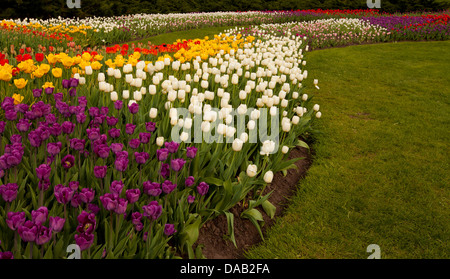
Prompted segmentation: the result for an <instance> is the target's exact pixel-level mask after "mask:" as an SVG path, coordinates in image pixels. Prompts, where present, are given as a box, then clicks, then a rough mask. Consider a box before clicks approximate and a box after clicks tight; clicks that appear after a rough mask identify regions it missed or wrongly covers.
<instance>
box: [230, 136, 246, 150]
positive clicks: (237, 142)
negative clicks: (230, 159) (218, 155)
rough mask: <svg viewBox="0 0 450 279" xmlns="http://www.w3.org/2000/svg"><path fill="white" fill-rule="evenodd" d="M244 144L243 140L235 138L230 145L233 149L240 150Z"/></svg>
mask: <svg viewBox="0 0 450 279" xmlns="http://www.w3.org/2000/svg"><path fill="white" fill-rule="evenodd" d="M243 144H244V142H243V141H242V140H240V139H235V140H234V141H233V144H232V147H233V150H234V151H241V150H242V145H243Z"/></svg>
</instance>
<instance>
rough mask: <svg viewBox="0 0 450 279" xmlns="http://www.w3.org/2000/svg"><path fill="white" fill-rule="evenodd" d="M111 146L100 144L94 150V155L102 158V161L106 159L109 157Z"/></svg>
mask: <svg viewBox="0 0 450 279" xmlns="http://www.w3.org/2000/svg"><path fill="white" fill-rule="evenodd" d="M109 150H110V149H109V146H108V145H107V144H98V145H96V146H95V148H94V153H95V154H96V155H97V156H98V157H100V158H102V159H106V158H108V156H109Z"/></svg>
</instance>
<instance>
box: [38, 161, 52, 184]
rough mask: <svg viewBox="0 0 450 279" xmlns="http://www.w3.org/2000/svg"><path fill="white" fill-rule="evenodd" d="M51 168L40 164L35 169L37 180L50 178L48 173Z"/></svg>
mask: <svg viewBox="0 0 450 279" xmlns="http://www.w3.org/2000/svg"><path fill="white" fill-rule="evenodd" d="M51 170H52V168H51V167H50V166H49V165H46V164H42V165H40V166H39V167H37V168H36V174H37V178H38V179H40V180H46V179H49V178H50V172H51Z"/></svg>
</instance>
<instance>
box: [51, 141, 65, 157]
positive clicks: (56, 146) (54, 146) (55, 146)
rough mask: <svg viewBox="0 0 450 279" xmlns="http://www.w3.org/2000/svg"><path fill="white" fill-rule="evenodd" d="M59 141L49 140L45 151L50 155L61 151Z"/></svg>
mask: <svg viewBox="0 0 450 279" xmlns="http://www.w3.org/2000/svg"><path fill="white" fill-rule="evenodd" d="M61 146H62V144H61V142H59V141H58V142H56V143H55V142H49V143H48V144H47V152H48V153H50V154H51V155H53V156H55V155H58V153H59V152H61Z"/></svg>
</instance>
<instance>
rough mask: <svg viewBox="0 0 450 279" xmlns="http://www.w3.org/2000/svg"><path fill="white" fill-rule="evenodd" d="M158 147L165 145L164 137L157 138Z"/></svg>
mask: <svg viewBox="0 0 450 279" xmlns="http://www.w3.org/2000/svg"><path fill="white" fill-rule="evenodd" d="M156 145H157V146H163V145H164V137H157V138H156Z"/></svg>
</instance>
